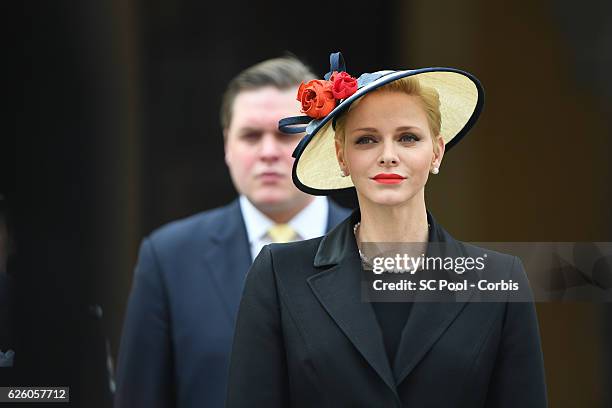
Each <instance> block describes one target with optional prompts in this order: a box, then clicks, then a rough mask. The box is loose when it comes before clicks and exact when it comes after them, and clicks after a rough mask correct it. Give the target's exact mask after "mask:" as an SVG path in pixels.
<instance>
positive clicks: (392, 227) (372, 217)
mask: <svg viewBox="0 0 612 408" xmlns="http://www.w3.org/2000/svg"><path fill="white" fill-rule="evenodd" d="M359 208H360V211H361V224H360V226H359V241H361V242H427V240H428V237H429V230H428V223H427V211H426V209H425V200H424V199H423V198H422V197H414V200H410V201H408V202H406V203H404V204H402V205H399V206H385V205H380V204H376V203H372V202H368V201H365V200H360V202H359Z"/></svg>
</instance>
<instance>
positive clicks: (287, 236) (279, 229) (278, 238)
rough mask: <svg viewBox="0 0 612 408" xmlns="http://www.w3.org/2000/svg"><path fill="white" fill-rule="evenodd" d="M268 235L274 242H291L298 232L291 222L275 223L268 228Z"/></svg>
mask: <svg viewBox="0 0 612 408" xmlns="http://www.w3.org/2000/svg"><path fill="white" fill-rule="evenodd" d="M268 236H269V237H270V238H271V239H272V242H278V243H282V242H289V241H293V240H294V239H295V238H296V233H295V230H294V229H293V228H291V225H289V224H275V225H273V226H271V227H270V229H269V230H268Z"/></svg>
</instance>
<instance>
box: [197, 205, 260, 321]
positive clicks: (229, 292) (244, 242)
mask: <svg viewBox="0 0 612 408" xmlns="http://www.w3.org/2000/svg"><path fill="white" fill-rule="evenodd" d="M203 233H205V234H206V235H207V236H208V237H209V239H208V240H206V241H207V242H208V243H209V244H208V245H206V246H205V247H204V248H203V253H202V254H203V260H202V262H203V263H204V266H203V267H204V269H205V270H208V271H209V273H210V276H211V277H212V279H211V282H212V284H213V285H215V289H216V292H217V293H218V294H219V296H220V297H221V299H222V302H223V304H224V306H225V310H226V311H227V313H228V317H229V318H230V321H231V322H232V324H233V323H234V321H235V319H236V314H237V313H238V306H239V304H240V296H241V294H242V289H243V286H244V279H245V276H246V273H247V271H248V270H249V267H250V266H251V251H250V248H249V241H248V238H247V233H246V227H245V226H244V220H243V218H242V212H241V211H240V204H239V202H238V200H235V201H233V202H232V203H231V204H229V205H228V206H227V207H225V208H223V209H222V210H221V212H220V214H219V215H218V216H217V217H216V219H215V220H214V222H212V223H211V224H210V225H208V226H207V227H206V231H204V232H203Z"/></svg>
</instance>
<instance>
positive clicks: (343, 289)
mask: <svg viewBox="0 0 612 408" xmlns="http://www.w3.org/2000/svg"><path fill="white" fill-rule="evenodd" d="M352 225H353V221H352V220H351V219H350V218H349V219H347V220H345V221H344V222H342V223H341V224H339V225H338V227H336V228H335V229H334V230H332V232H330V233H329V234H328V235H327V236H325V237H324V238H323V240H322V241H321V244H320V245H319V249H318V252H317V256H316V257H315V266H316V267H319V268H320V267H326V266H327V267H328V269H325V270H324V271H322V272H320V273H318V274H316V275H313V276H311V277H310V278H308V284H309V285H310V288H311V290H312V291H313V293H314V295H315V296H316V298H317V299H318V301H319V302H320V303H321V305H322V306H323V308H325V310H326V311H327V312H328V313H329V315H330V316H331V318H332V319H333V320H334V321H335V322H336V324H337V325H338V327H339V328H340V330H342V332H343V333H344V334H345V335H346V337H347V338H348V339H349V340H350V341H351V343H352V344H353V345H354V346H355V348H356V349H357V350H358V351H359V353H360V354H361V355H362V356H363V358H364V359H365V360H366V361H367V362H368V364H369V365H370V366H371V367H372V368H373V369H374V370H375V371H376V373H378V375H379V376H380V377H381V378H382V379H383V381H384V382H385V383H386V384H387V385H388V386H389V387H390V388H391V389H392V390H393V392H394V393H396V390H395V381H394V379H393V374H392V371H391V367H390V365H389V360H388V358H387V355H386V352H385V348H384V344H383V339H382V334H381V332H380V328H379V326H378V321H377V320H376V316H375V314H374V311H373V309H372V307H371V305H370V304H368V303H366V302H363V301H362V299H361V273H362V267H361V260H360V259H359V255H358V252H357V247H356V244H355V239H354V237H353V235H352V234H353V232H352ZM329 266H331V267H329Z"/></svg>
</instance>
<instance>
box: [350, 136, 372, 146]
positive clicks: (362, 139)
mask: <svg viewBox="0 0 612 408" xmlns="http://www.w3.org/2000/svg"><path fill="white" fill-rule="evenodd" d="M375 142H376V140H374V138H373V137H370V136H361V137H359V138H358V139H357V140H356V141H355V144H369V143H375Z"/></svg>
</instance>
